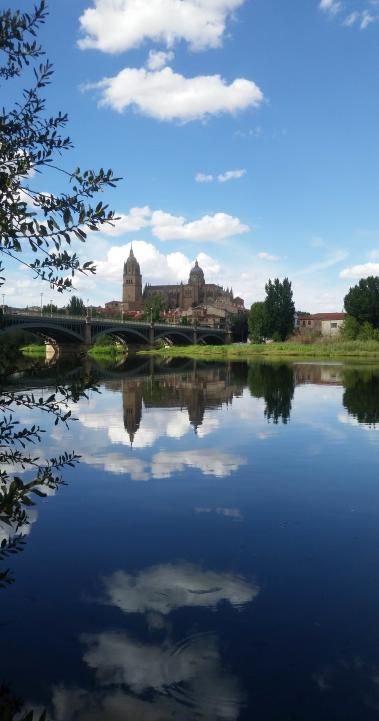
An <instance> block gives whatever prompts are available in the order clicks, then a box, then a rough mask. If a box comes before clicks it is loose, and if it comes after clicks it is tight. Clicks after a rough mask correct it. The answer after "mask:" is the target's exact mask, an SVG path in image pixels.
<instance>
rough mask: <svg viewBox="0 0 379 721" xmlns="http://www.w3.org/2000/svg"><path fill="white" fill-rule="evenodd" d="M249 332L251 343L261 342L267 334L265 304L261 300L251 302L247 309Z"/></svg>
mask: <svg viewBox="0 0 379 721" xmlns="http://www.w3.org/2000/svg"><path fill="white" fill-rule="evenodd" d="M248 323H249V334H250V339H251V341H252V342H253V343H262V341H263V340H264V339H265V337H266V335H267V315H266V304H265V303H264V302H263V301H260V302H259V301H258V302H257V303H253V305H252V306H251V308H250V311H249V318H248Z"/></svg>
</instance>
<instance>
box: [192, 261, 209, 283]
mask: <svg viewBox="0 0 379 721" xmlns="http://www.w3.org/2000/svg"><path fill="white" fill-rule="evenodd" d="M188 282H189V284H190V285H193V284H197V285H198V284H204V283H205V279H204V271H203V270H202V268H200V266H199V263H198V262H197V261H196V263H195V265H194V266H193V268H192V270H191V272H190V276H189V281H188Z"/></svg>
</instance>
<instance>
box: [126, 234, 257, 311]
mask: <svg viewBox="0 0 379 721" xmlns="http://www.w3.org/2000/svg"><path fill="white" fill-rule="evenodd" d="M158 294H159V295H162V296H163V298H164V302H165V306H166V310H171V309H175V308H180V309H181V310H189V309H190V308H193V307H196V306H200V305H201V306H209V305H212V306H216V307H218V308H221V309H223V310H226V311H228V312H230V313H237V312H238V311H241V310H244V301H243V300H242V298H239V297H236V298H235V297H234V296H233V290H232V289H230V290H229V288H227V289H226V290H225V289H224V288H222V287H221V286H220V285H215V284H214V283H206V282H205V278H204V272H203V270H202V269H201V268H200V266H199V264H198V262H197V260H196V262H195V265H194V267H193V268H192V270H191V272H190V275H189V279H188V283H178V284H176V285H151V284H150V283H148V284H146V285H145V288H144V290H143V291H142V274H141V270H140V266H139V263H138V261H137V259H136V258H135V256H134V253H133V249H132V248H131V249H130V253H129V258H128V259H127V261H126V262H125V263H124V273H123V293H122V303H123V309H124V311H125V312H127V311H136V310H141V309H142V308H143V305H144V303H145V302H146V301H147V300H148V299H149V298H151V297H152V296H154V295H158Z"/></svg>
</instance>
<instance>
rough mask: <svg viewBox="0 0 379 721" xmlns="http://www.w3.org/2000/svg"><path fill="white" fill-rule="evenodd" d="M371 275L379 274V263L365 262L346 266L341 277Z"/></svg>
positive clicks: (353, 277)
mask: <svg viewBox="0 0 379 721" xmlns="http://www.w3.org/2000/svg"><path fill="white" fill-rule="evenodd" d="M369 275H379V263H363V264H362V265H352V266H350V268H344V269H343V270H341V272H340V278H348V279H350V278H351V279H355V278H367V277H368V276H369Z"/></svg>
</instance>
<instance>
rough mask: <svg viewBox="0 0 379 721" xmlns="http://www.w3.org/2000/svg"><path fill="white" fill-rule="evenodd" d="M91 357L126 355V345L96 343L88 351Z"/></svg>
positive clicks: (120, 356) (119, 356)
mask: <svg viewBox="0 0 379 721" xmlns="http://www.w3.org/2000/svg"><path fill="white" fill-rule="evenodd" d="M87 355H89V356H90V358H122V357H123V356H124V355H125V348H124V346H121V345H120V346H116V345H94V346H92V348H90V349H89V350H88V351H87Z"/></svg>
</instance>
